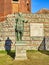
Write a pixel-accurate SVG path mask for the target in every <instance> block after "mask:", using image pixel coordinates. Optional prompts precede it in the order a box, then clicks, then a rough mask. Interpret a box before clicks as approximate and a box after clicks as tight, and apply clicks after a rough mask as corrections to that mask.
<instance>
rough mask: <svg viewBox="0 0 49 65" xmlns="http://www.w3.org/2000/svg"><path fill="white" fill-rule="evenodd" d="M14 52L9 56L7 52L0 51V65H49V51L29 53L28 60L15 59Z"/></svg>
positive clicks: (30, 51)
mask: <svg viewBox="0 0 49 65" xmlns="http://www.w3.org/2000/svg"><path fill="white" fill-rule="evenodd" d="M14 55H15V53H14V51H11V52H10V53H9V55H8V54H7V52H6V51H0V65H49V51H35V50H33V51H32V50H29V51H27V57H28V59H27V60H22V61H17V60H15V59H14Z"/></svg>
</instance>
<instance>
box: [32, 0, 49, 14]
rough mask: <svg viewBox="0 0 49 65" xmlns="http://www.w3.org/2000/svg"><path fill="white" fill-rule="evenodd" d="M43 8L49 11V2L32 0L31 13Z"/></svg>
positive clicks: (48, 0)
mask: <svg viewBox="0 0 49 65" xmlns="http://www.w3.org/2000/svg"><path fill="white" fill-rule="evenodd" d="M42 8H46V9H49V0H31V11H32V12H33V13H35V12H37V11H39V10H40V9H42Z"/></svg>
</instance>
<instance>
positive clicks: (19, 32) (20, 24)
mask: <svg viewBox="0 0 49 65" xmlns="http://www.w3.org/2000/svg"><path fill="white" fill-rule="evenodd" d="M15 20H16V25H15V33H16V38H17V41H21V40H22V36H23V31H24V23H25V22H26V23H27V20H26V19H25V18H24V16H23V14H22V13H18V16H17V17H16V19H15Z"/></svg>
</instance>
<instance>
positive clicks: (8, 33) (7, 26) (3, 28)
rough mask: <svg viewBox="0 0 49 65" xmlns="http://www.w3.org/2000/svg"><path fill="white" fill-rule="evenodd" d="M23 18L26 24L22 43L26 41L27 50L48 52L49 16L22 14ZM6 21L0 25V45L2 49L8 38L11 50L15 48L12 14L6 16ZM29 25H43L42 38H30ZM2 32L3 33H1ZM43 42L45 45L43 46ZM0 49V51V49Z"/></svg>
mask: <svg viewBox="0 0 49 65" xmlns="http://www.w3.org/2000/svg"><path fill="white" fill-rule="evenodd" d="M24 17H25V18H27V19H28V23H24V34H23V37H22V39H23V41H26V44H27V49H33V50H39V49H42V50H44V46H46V50H49V14H24ZM7 19H8V21H4V22H1V23H0V44H1V48H2V49H4V44H5V40H6V39H7V37H9V38H10V39H11V40H12V42H13V44H12V49H14V48H15V18H14V16H13V14H11V15H8V17H7ZM30 23H39V24H41V23H43V25H44V36H45V41H44V37H43V36H42V37H37V36H36V37H33V39H32V38H31V36H30ZM3 32H4V33H3ZM44 42H45V45H44ZM1 48H0V49H1Z"/></svg>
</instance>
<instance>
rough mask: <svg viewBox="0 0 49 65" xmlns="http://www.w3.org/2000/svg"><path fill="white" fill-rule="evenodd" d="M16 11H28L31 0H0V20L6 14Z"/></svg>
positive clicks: (29, 10)
mask: <svg viewBox="0 0 49 65" xmlns="http://www.w3.org/2000/svg"><path fill="white" fill-rule="evenodd" d="M17 12H23V13H30V12H31V0H0V21H3V20H4V19H5V16H6V15H8V14H11V13H17Z"/></svg>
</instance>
